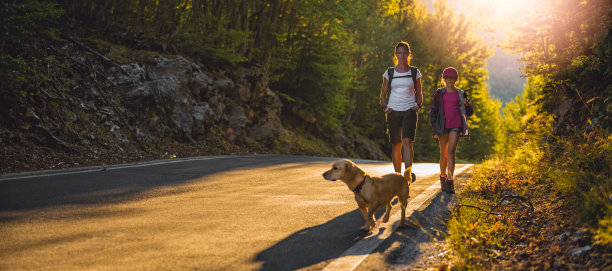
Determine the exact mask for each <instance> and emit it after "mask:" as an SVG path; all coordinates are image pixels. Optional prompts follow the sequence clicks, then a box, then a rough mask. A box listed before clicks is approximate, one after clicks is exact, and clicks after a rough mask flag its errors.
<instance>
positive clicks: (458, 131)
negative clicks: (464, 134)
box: [444, 128, 461, 134]
mask: <svg viewBox="0 0 612 271" xmlns="http://www.w3.org/2000/svg"><path fill="white" fill-rule="evenodd" d="M450 132H457V133H461V128H444V134H450Z"/></svg>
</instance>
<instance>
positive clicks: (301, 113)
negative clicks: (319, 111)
mask: <svg viewBox="0 0 612 271" xmlns="http://www.w3.org/2000/svg"><path fill="white" fill-rule="evenodd" d="M291 112H293V114H295V115H296V116H298V117H299V118H300V119H302V120H303V121H305V122H308V123H311V124H314V123H315V122H317V118H316V117H315V115H314V113H312V112H310V111H308V110H306V109H304V108H302V107H300V106H298V105H294V106H293V107H292V108H291Z"/></svg>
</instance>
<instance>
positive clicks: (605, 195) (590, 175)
mask: <svg viewBox="0 0 612 271" xmlns="http://www.w3.org/2000/svg"><path fill="white" fill-rule="evenodd" d="M559 144H560V145H561V147H562V148H563V151H562V152H561V153H560V154H559V157H554V158H553V157H550V158H549V159H550V160H551V161H550V162H549V163H546V165H547V172H548V177H550V178H555V180H556V182H555V184H556V186H557V187H558V189H559V190H560V191H561V192H563V193H565V194H567V195H570V196H571V197H572V199H573V201H574V202H575V204H576V207H577V211H576V215H577V216H578V218H579V219H580V220H581V221H582V222H583V223H585V224H586V225H587V226H588V227H590V228H591V229H593V231H594V232H596V233H597V237H598V238H599V240H600V241H601V242H603V243H606V244H612V227H611V226H612V223H611V221H612V202H610V195H612V135H610V134H609V133H606V132H603V131H598V132H597V133H595V134H592V135H591V136H590V137H589V138H588V139H587V140H584V139H583V138H575V139H572V140H560V142H559Z"/></svg>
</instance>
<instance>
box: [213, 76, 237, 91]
mask: <svg viewBox="0 0 612 271" xmlns="http://www.w3.org/2000/svg"><path fill="white" fill-rule="evenodd" d="M212 88H213V89H218V90H222V91H227V90H229V89H233V88H234V82H233V81H232V80H230V79H227V78H224V79H219V80H215V81H213V82H212Z"/></svg>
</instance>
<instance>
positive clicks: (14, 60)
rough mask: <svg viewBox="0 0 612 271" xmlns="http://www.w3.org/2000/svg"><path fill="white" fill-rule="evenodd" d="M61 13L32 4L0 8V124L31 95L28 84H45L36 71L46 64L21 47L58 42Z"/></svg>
mask: <svg viewBox="0 0 612 271" xmlns="http://www.w3.org/2000/svg"><path fill="white" fill-rule="evenodd" d="M63 12H64V11H63V10H62V9H59V8H57V5H56V4H54V3H48V2H40V1H35V0H26V1H17V2H8V1H5V2H2V3H1V4H0V20H2V23H0V41H1V44H0V82H2V84H1V86H0V88H1V89H0V113H1V114H0V120H1V121H4V122H7V121H8V119H10V118H14V117H15V114H16V112H14V111H15V110H16V108H18V105H19V103H20V100H21V99H23V97H26V96H27V95H29V94H31V91H32V89H30V88H29V87H28V83H32V82H41V81H45V80H47V78H46V77H45V75H43V74H41V73H40V72H38V71H37V70H36V68H35V67H36V66H37V65H39V64H40V63H41V62H46V60H43V59H38V58H36V57H32V56H29V55H28V51H27V49H26V47H24V46H30V44H31V43H33V42H34V40H36V39H38V38H47V39H58V33H59V29H58V28H57V26H58V25H59V23H58V19H59V18H60V16H61V15H62V14H63Z"/></svg>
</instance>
